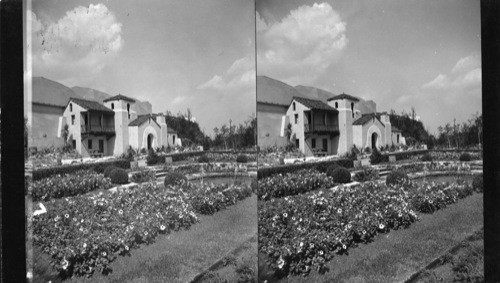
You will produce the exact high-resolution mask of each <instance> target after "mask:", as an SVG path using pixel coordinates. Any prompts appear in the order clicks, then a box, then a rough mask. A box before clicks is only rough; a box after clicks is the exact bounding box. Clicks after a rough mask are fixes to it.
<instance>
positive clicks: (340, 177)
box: [332, 167, 351, 184]
mask: <svg viewBox="0 0 500 283" xmlns="http://www.w3.org/2000/svg"><path fill="white" fill-rule="evenodd" d="M332 179H333V181H334V182H335V183H341V184H345V183H349V182H351V173H350V172H349V170H347V169H346V168H344V167H338V168H336V169H335V170H333V172H332Z"/></svg>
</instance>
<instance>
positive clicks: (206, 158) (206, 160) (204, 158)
mask: <svg viewBox="0 0 500 283" xmlns="http://www.w3.org/2000/svg"><path fill="white" fill-rule="evenodd" d="M198 162H199V163H209V162H210V159H208V156H206V155H205V154H203V155H202V156H200V157H198Z"/></svg>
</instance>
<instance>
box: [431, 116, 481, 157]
mask: <svg viewBox="0 0 500 283" xmlns="http://www.w3.org/2000/svg"><path fill="white" fill-rule="evenodd" d="M438 131H439V134H438V137H437V139H436V140H435V142H434V143H435V146H437V147H441V148H442V147H447V148H451V147H456V148H464V147H475V146H478V145H482V143H483V115H482V114H479V113H476V114H473V115H472V117H471V119H469V120H468V121H467V122H463V123H462V124H457V123H456V121H453V123H451V122H448V123H446V124H445V125H444V126H439V127H438Z"/></svg>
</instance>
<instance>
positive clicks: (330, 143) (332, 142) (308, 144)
mask: <svg viewBox="0 0 500 283" xmlns="http://www.w3.org/2000/svg"><path fill="white" fill-rule="evenodd" d="M313 139H315V140H316V147H314V148H313V147H312V140H313ZM323 139H326V140H327V142H326V145H327V150H326V152H327V155H334V154H337V151H336V150H337V149H338V140H339V136H335V137H331V136H330V135H314V136H310V137H307V139H305V142H304V145H305V150H304V151H303V153H304V154H305V155H306V156H312V155H314V152H313V151H314V149H320V150H322V149H323Z"/></svg>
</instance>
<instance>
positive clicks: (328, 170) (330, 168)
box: [326, 163, 340, 177]
mask: <svg viewBox="0 0 500 283" xmlns="http://www.w3.org/2000/svg"><path fill="white" fill-rule="evenodd" d="M339 167H340V165H338V164H336V163H335V164H332V165H330V166H328V168H326V175H327V176H328V177H332V176H333V171H335V169H337V168H339Z"/></svg>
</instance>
